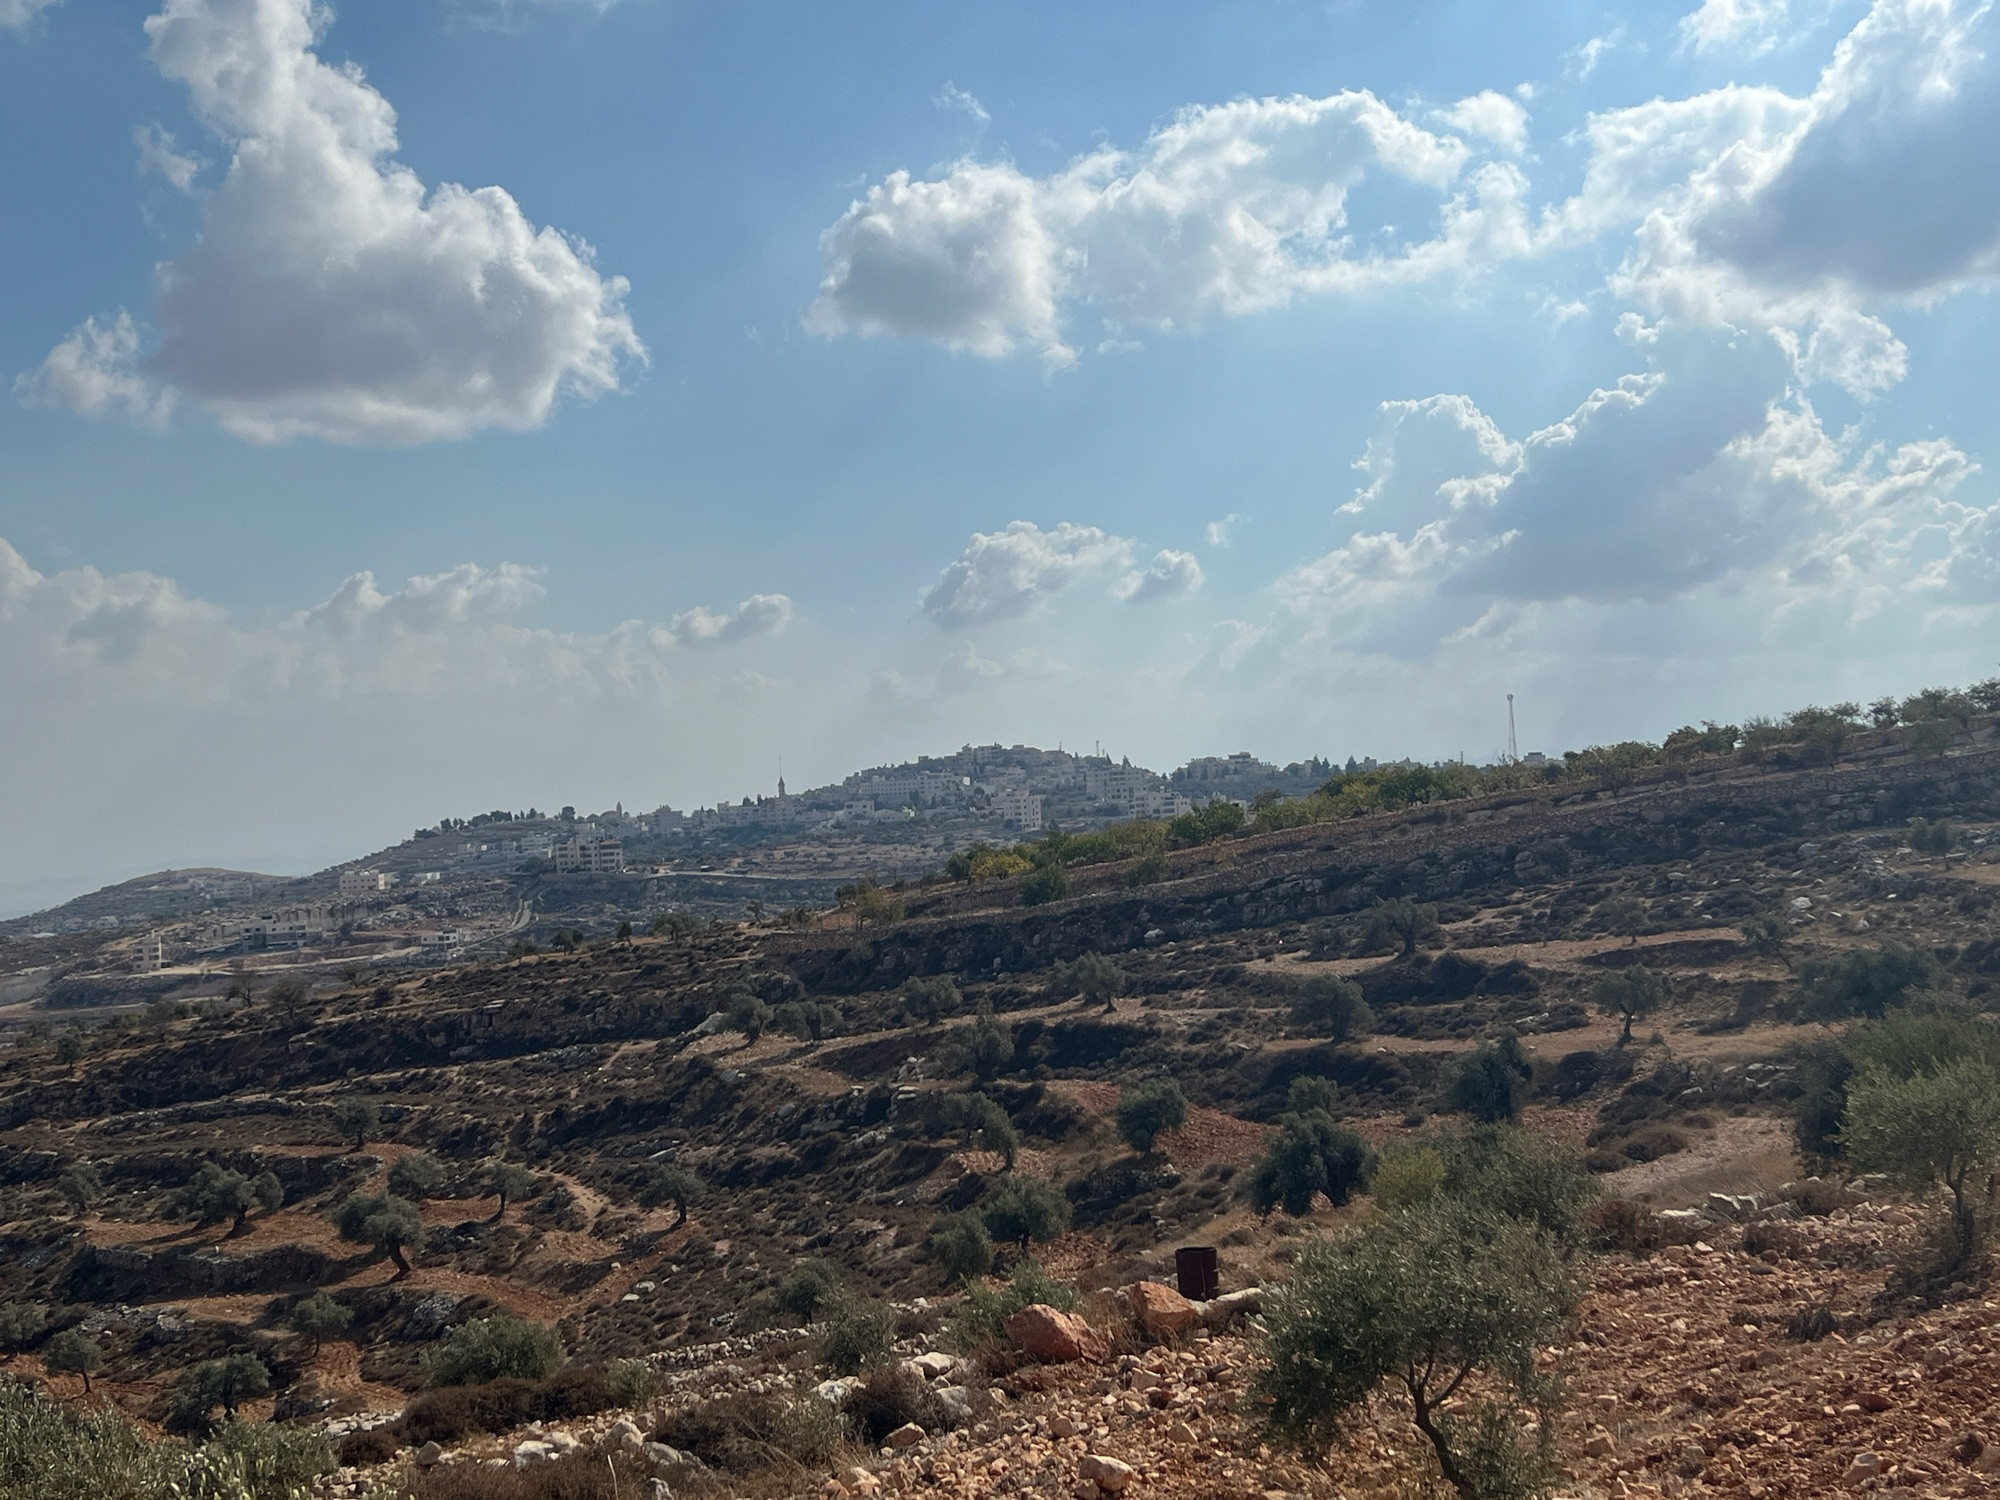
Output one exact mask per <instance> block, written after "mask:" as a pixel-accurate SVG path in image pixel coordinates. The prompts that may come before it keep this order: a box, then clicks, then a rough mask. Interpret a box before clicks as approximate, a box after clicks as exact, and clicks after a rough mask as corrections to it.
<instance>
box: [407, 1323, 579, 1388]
mask: <svg viewBox="0 0 2000 1500" xmlns="http://www.w3.org/2000/svg"><path fill="white" fill-rule="evenodd" d="M568 1358H569V1355H568V1354H567V1352H566V1351H565V1350H564V1349H563V1343H562V1339H561V1337H559V1336H558V1335H557V1333H556V1331H555V1330H554V1329H553V1328H551V1327H549V1326H548V1324H546V1323H537V1322H534V1321H533V1320H531V1319H528V1318H517V1317H515V1316H514V1315H513V1314H512V1313H494V1314H493V1315H492V1316H491V1317H486V1318H473V1319H472V1320H471V1321H469V1322H465V1323H461V1324H459V1325H458V1326H457V1327H456V1328H454V1329H452V1330H451V1332H449V1333H447V1334H446V1335H445V1336H444V1338H443V1339H442V1340H440V1341H439V1342H438V1343H437V1344H435V1345H433V1346H432V1347H431V1348H429V1349H426V1350H425V1351H424V1352H423V1354H422V1355H421V1356H419V1360H418V1363H419V1364H420V1365H421V1366H422V1368H423V1372H424V1379H425V1380H426V1381H427V1382H428V1383H429V1384H431V1385H434V1386H441V1385H483V1384H485V1383H486V1382H487V1381H489V1380H506V1379H514V1380H547V1379H548V1378H549V1377H550V1376H551V1375H553V1374H555V1372H556V1371H557V1370H559V1369H561V1368H562V1366H563V1362H564V1361H565V1360H567V1359H568Z"/></svg>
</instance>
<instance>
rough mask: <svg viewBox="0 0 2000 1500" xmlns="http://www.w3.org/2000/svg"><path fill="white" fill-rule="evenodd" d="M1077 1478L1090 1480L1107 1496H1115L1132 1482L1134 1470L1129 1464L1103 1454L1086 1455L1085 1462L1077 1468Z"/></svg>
mask: <svg viewBox="0 0 2000 1500" xmlns="http://www.w3.org/2000/svg"><path fill="white" fill-rule="evenodd" d="M1076 1472H1077V1476H1078V1477H1079V1478H1082V1479H1088V1480H1089V1481H1090V1482H1091V1483H1093V1484H1095V1485H1096V1486H1097V1487H1098V1488H1099V1489H1100V1490H1103V1491H1104V1492H1105V1493H1106V1494H1110V1495H1115V1494H1117V1493H1118V1492H1119V1491H1120V1490H1122V1489H1124V1488H1125V1486H1126V1485H1128V1484H1130V1483H1131V1482H1132V1475H1133V1469H1132V1466H1131V1465H1130V1464H1128V1463H1123V1462H1121V1461H1120V1460H1118V1459H1115V1458H1106V1457H1105V1456H1104V1455H1103V1454H1101V1453H1086V1454H1085V1455H1084V1457H1083V1462H1082V1463H1080V1464H1078V1465H1077V1466H1076Z"/></svg>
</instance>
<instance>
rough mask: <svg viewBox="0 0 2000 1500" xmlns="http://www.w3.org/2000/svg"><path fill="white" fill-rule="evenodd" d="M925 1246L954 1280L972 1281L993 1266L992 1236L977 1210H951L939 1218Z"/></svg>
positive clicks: (941, 1268) (940, 1267) (939, 1266)
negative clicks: (952, 1212)
mask: <svg viewBox="0 0 2000 1500" xmlns="http://www.w3.org/2000/svg"><path fill="white" fill-rule="evenodd" d="M924 1246H925V1248H926V1249H927V1250H928V1251H929V1252H930V1257H931V1259H932V1260H934V1261H936V1262H937V1264H938V1268H939V1269H940V1270H942V1271H943V1272H944V1274H945V1275H946V1276H947V1277H949V1278H950V1279H951V1280H953V1281H971V1280H973V1279H974V1278H976V1277H980V1276H984V1275H985V1274H986V1273H987V1272H988V1271H990V1270H992V1269H993V1236H992V1235H991V1234H990V1233H988V1231H987V1228H986V1223H985V1221H984V1220H983V1219H981V1218H980V1217H979V1215H977V1214H974V1213H960V1214H952V1215H951V1216H950V1217H949V1218H944V1219H940V1220H938V1222H937V1227H936V1228H934V1229H932V1230H931V1233H930V1238H929V1239H927V1240H925V1241H924Z"/></svg>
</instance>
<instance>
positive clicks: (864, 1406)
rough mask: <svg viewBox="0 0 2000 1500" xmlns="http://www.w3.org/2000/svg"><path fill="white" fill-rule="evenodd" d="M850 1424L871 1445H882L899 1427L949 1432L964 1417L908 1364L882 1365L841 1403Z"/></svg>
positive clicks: (869, 1373)
mask: <svg viewBox="0 0 2000 1500" xmlns="http://www.w3.org/2000/svg"><path fill="white" fill-rule="evenodd" d="M840 1409H841V1413H842V1414H843V1415H844V1416H845V1417H846V1418H847V1422H848V1426H849V1427H851V1428H852V1429H853V1431H854V1433H855V1435H856V1436H857V1437H859V1438H861V1439H862V1440H863V1441H864V1442H865V1443H866V1444H867V1445H868V1446H869V1447H870V1448H879V1447H881V1446H882V1443H883V1440H884V1439H886V1438H887V1437H888V1436H889V1434H890V1433H892V1432H894V1431H895V1430H896V1429H897V1428H898V1427H901V1426H903V1425H904V1424H905V1423H908V1422H915V1423H916V1424H917V1425H918V1426H919V1427H921V1428H923V1430H924V1431H925V1432H932V1433H935V1432H950V1431H951V1430H952V1429H953V1428H955V1427H957V1426H959V1425H960V1423H961V1421H962V1420H963V1419H962V1418H961V1417H960V1415H959V1412H958V1411H957V1409H956V1408H954V1407H953V1406H952V1405H951V1404H950V1403H949V1402H946V1401H942V1400H940V1399H939V1398H938V1396H937V1393H936V1392H935V1391H934V1390H932V1388H931V1384H930V1382H929V1381H927V1380H925V1379H924V1377H923V1376H921V1375H919V1374H918V1373H917V1372H916V1371H915V1370H912V1369H911V1368H910V1367H909V1366H907V1365H900V1364H896V1365H880V1366H877V1367H876V1368H875V1369H873V1370H870V1371H868V1372H867V1373H866V1374H865V1375H863V1376H862V1377H861V1384H860V1385H858V1386H857V1387H855V1389H854V1390H853V1391H852V1392H850V1393H849V1395H848V1397H847V1399H846V1400H845V1401H844V1402H842V1403H841V1408H840Z"/></svg>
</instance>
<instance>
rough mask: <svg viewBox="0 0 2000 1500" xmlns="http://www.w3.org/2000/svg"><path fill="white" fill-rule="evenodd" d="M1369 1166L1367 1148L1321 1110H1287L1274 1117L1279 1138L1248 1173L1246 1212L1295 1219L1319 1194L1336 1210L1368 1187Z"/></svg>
mask: <svg viewBox="0 0 2000 1500" xmlns="http://www.w3.org/2000/svg"><path fill="white" fill-rule="evenodd" d="M1299 1081H1300V1082H1303V1081H1304V1080H1299ZM1300 1092H1301V1093H1303V1092H1304V1091H1300ZM1301 1102H1303V1100H1302V1101H1301ZM1374 1166H1375V1156H1374V1153H1373V1152H1372V1151H1370V1150H1369V1149H1368V1145H1367V1143H1366V1142H1365V1141H1363V1140H1362V1139H1361V1137H1360V1136H1359V1135H1357V1134H1355V1132H1354V1131H1352V1130H1350V1129H1348V1128H1347V1127H1346V1126H1344V1125H1337V1124H1335V1123H1334V1120H1333V1117H1332V1116H1331V1115H1329V1114H1328V1113H1327V1112H1326V1110H1325V1109H1324V1108H1321V1107H1317V1106H1313V1107H1308V1108H1304V1109H1296V1110H1291V1111H1288V1112H1287V1113H1285V1114H1283V1115H1280V1116H1279V1117H1278V1133H1277V1134H1276V1135H1275V1136H1273V1137H1272V1139H1271V1143H1270V1145H1269V1146H1267V1147H1265V1148H1264V1155H1263V1156H1262V1157H1261V1158H1260V1159H1259V1160H1258V1162H1257V1165H1256V1166H1255V1167H1253V1168H1252V1169H1251V1172H1250V1184H1249V1193H1250V1206H1251V1207H1252V1208H1253V1209H1255V1210H1256V1211H1257V1213H1258V1214H1259V1215H1268V1214H1269V1213H1270V1212H1271V1211H1272V1210H1273V1209H1283V1210H1284V1211H1285V1212H1286V1213H1287V1214H1289V1215H1291V1216H1292V1217H1293V1218H1300V1217H1303V1216H1304V1215H1306V1214H1308V1213H1311V1212H1312V1204H1313V1198H1314V1196H1315V1195H1316V1194H1319V1193H1324V1194H1326V1198H1327V1201H1328V1202H1329V1203H1331V1204H1333V1206H1334V1207H1336V1208H1338V1207H1339V1206H1340V1205H1341V1204H1343V1203H1345V1202H1346V1201H1347V1200H1348V1199H1349V1198H1350V1197H1352V1196H1353V1195H1354V1194H1355V1193H1356V1192H1358V1191H1360V1189H1361V1188H1363V1187H1364V1186H1366V1185H1367V1182H1368V1179H1369V1177H1370V1175H1371V1174H1372V1173H1373V1171H1374Z"/></svg>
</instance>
